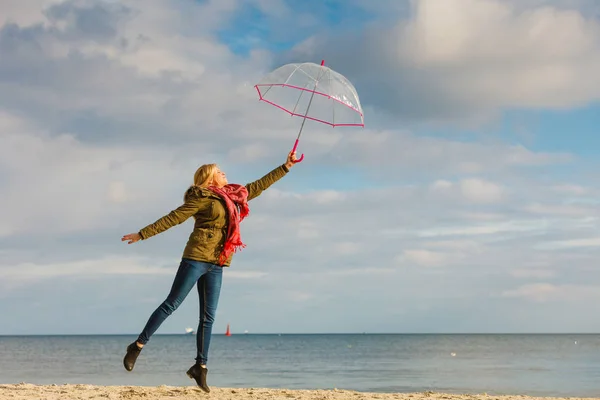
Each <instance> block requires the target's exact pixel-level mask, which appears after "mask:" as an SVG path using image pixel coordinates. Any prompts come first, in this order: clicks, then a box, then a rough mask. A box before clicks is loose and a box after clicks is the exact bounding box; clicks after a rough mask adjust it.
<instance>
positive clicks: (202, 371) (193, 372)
mask: <svg viewBox="0 0 600 400" xmlns="http://www.w3.org/2000/svg"><path fill="white" fill-rule="evenodd" d="M186 373H187V376H189V377H190V378H192V379H194V380H195V381H196V384H198V386H199V387H200V389H202V390H204V391H205V392H206V393H209V392H210V388H209V387H208V385H207V384H206V374H207V373H208V368H206V367H201V366H200V364H194V365H192V367H191V368H190V369H188V371H187V372H186Z"/></svg>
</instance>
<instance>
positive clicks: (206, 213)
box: [139, 164, 289, 267]
mask: <svg viewBox="0 0 600 400" xmlns="http://www.w3.org/2000/svg"><path fill="white" fill-rule="evenodd" d="M288 172H289V170H288V168H287V167H286V166H285V164H284V165H281V166H279V167H277V168H275V169H274V170H273V171H271V172H269V173H268V174H267V175H265V176H263V177H262V178H260V179H259V180H257V181H254V182H252V183H248V184H247V185H246V189H248V201H250V200H252V199H254V198H256V197H257V196H259V195H260V194H261V193H262V192H263V191H264V190H266V189H267V188H268V187H269V186H271V185H272V184H274V183H275V182H277V181H278V180H279V179H281V178H282V177H284V176H285V175H286V174H287V173H288ZM191 216H193V217H194V218H195V220H196V221H195V223H194V230H193V232H192V233H191V234H190V237H189V239H188V242H187V245H186V246H185V249H184V251H183V258H189V259H192V260H197V261H204V262H208V263H211V264H217V265H218V264H219V255H220V254H221V250H222V249H223V245H224V244H225V239H226V238H227V229H228V223H227V218H228V215H227V210H226V208H225V203H224V202H223V200H221V198H220V197H219V196H218V195H216V194H214V193H213V192H212V191H210V190H209V189H206V188H198V187H191V188H190V189H189V190H188V191H187V193H186V196H185V201H184V203H183V204H182V205H181V206H179V207H178V208H176V209H175V210H173V211H171V212H170V213H169V214H167V215H165V216H164V217H162V218H160V219H159V220H157V221H156V222H154V223H153V224H150V225H148V226H146V227H145V228H143V229H141V230H140V231H139V234H140V236H141V237H142V240H146V239H148V238H150V237H152V236H154V235H158V234H159V233H161V232H164V231H166V230H167V229H169V228H172V227H173V226H175V225H179V224H181V223H183V222H184V221H185V220H187V219H188V218H189V217H191ZM232 257H233V254H232V255H231V256H230V257H229V258H228V259H227V260H226V261H225V263H224V264H223V266H226V267H228V266H229V265H230V264H231V259H232Z"/></svg>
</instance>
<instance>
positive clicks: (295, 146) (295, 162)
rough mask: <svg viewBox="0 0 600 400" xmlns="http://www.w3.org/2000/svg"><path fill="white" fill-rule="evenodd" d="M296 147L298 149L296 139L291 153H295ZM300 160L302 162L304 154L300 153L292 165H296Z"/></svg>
mask: <svg viewBox="0 0 600 400" xmlns="http://www.w3.org/2000/svg"><path fill="white" fill-rule="evenodd" d="M297 147H298V139H296V143H294V148H293V149H292V152H294V151H296V148H297ZM302 160H304V153H302V155H301V156H300V158H299V159H297V160H296V161H294V164H297V163H299V162H300V161H302Z"/></svg>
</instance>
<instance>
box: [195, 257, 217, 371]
mask: <svg viewBox="0 0 600 400" xmlns="http://www.w3.org/2000/svg"><path fill="white" fill-rule="evenodd" d="M222 281H223V267H220V266H218V265H213V266H212V268H209V270H208V272H207V273H206V274H205V275H203V276H202V277H200V279H199V280H198V298H199V300H200V318H199V322H198V332H197V333H196V347H197V350H198V354H197V357H196V363H197V364H200V365H202V366H204V365H206V362H207V361H208V348H209V346H210V338H211V336H212V327H213V322H214V321H215V315H216V314H217V305H218V304H219V294H220V293H221V283H222Z"/></svg>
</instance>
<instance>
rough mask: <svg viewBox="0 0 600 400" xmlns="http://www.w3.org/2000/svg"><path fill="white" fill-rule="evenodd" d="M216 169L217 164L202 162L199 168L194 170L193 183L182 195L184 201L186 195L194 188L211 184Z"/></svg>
mask: <svg viewBox="0 0 600 400" xmlns="http://www.w3.org/2000/svg"><path fill="white" fill-rule="evenodd" d="M216 171H217V164H204V165H202V166H201V167H200V168H198V169H197V170H196V173H195V174H194V183H193V185H192V186H190V187H189V189H188V190H187V191H186V192H185V195H184V196H183V199H184V201H185V200H186V199H187V197H188V195H189V194H191V193H192V192H193V191H194V190H198V189H201V188H205V187H208V186H210V185H211V184H212V182H213V178H214V176H215V172H216Z"/></svg>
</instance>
